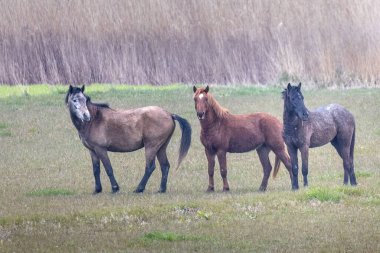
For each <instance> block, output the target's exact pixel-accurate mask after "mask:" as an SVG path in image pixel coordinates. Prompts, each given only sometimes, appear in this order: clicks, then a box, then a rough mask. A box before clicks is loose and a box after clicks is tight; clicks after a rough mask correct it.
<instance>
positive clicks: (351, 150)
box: [350, 128, 355, 166]
mask: <svg viewBox="0 0 380 253" xmlns="http://www.w3.org/2000/svg"><path fill="white" fill-rule="evenodd" d="M354 148H355V128H354V132H353V134H352V139H351V146H350V159H351V160H352V166H353V165H354Z"/></svg>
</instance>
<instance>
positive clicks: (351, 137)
mask: <svg viewBox="0 0 380 253" xmlns="http://www.w3.org/2000/svg"><path fill="white" fill-rule="evenodd" d="M282 97H283V99H284V116H283V117H284V139H285V142H286V145H287V147H288V151H289V155H290V158H291V161H292V171H293V180H292V189H293V190H297V189H298V188H299V186H298V158H297V150H298V149H299V150H300V152H301V158H302V175H303V184H304V186H307V185H308V181H307V174H308V170H309V169H308V160H309V148H314V147H320V146H323V145H325V144H327V143H329V142H331V144H332V145H333V146H334V148H335V149H336V151H337V152H338V154H339V156H340V157H341V158H342V160H343V168H344V181H343V182H344V184H347V183H348V176H349V177H350V183H351V185H356V177H355V172H354V147H355V119H354V116H353V115H352V114H351V113H350V112H349V111H348V110H347V109H345V108H344V107H342V106H340V105H338V104H331V105H328V106H325V107H320V108H318V109H316V110H314V111H309V110H308V109H307V108H306V107H305V104H304V101H303V95H302V93H301V83H299V85H298V86H292V85H291V84H290V83H289V84H288V87H287V88H286V89H285V90H284V91H283V92H282Z"/></svg>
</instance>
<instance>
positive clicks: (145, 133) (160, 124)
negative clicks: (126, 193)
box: [66, 85, 191, 193]
mask: <svg viewBox="0 0 380 253" xmlns="http://www.w3.org/2000/svg"><path fill="white" fill-rule="evenodd" d="M83 92H84V86H82V88H77V87H72V86H71V85H70V88H69V91H68V92H67V95H66V104H67V106H68V107H69V110H70V116H71V120H72V122H73V124H74V126H75V127H76V129H77V130H78V133H79V137H80V139H81V140H82V143H83V145H84V146H85V147H86V148H88V149H89V151H90V155H91V159H92V167H93V172H94V177H95V191H94V193H99V192H101V191H102V185H101V183H100V161H102V163H103V166H104V168H105V170H106V173H107V175H108V177H109V179H110V182H111V186H112V192H117V191H119V185H118V184H117V182H116V179H115V177H114V175H113V169H112V166H111V162H110V159H109V158H108V155H107V151H111V152H132V151H135V150H138V149H141V148H143V147H145V160H146V165H145V174H144V176H143V178H142V179H141V182H140V184H139V185H138V186H137V188H136V190H135V192H143V191H144V189H145V185H146V183H147V182H148V179H149V177H150V176H151V174H152V172H153V171H154V169H155V168H156V165H155V160H156V157H157V159H158V162H159V163H160V167H161V173H162V177H161V185H160V189H159V192H165V191H166V185H167V179H168V174H169V167H170V164H169V161H168V158H167V156H166V147H167V146H168V144H169V141H170V138H171V137H172V134H173V132H174V129H175V122H174V120H176V121H178V123H179V125H180V127H181V130H182V137H181V144H180V152H179V157H178V164H177V168H178V166H179V165H180V163H181V161H182V159H183V158H184V157H185V156H186V154H187V152H188V150H189V148H190V142H191V127H190V124H189V123H188V122H187V120H185V119H183V118H181V117H180V116H178V115H176V114H172V113H169V112H167V111H165V110H164V109H162V108H160V107H157V106H149V107H143V108H137V109H131V110H114V109H111V108H110V107H109V106H108V105H107V104H96V103H92V102H91V99H90V97H89V96H87V95H85V94H84V93H83Z"/></svg>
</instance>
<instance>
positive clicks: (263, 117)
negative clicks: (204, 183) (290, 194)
mask: <svg viewBox="0 0 380 253" xmlns="http://www.w3.org/2000/svg"><path fill="white" fill-rule="evenodd" d="M193 91H194V102H195V110H196V112H197V116H198V119H199V121H200V124H201V127H202V131H201V142H202V144H203V146H204V147H205V152H206V156H207V160H208V174H209V186H208V189H207V191H214V167H215V156H217V157H218V160H219V166H220V174H221V176H222V179H223V191H228V190H229V185H228V181H227V160H226V153H227V152H229V153H243V152H248V151H251V150H255V149H256V151H257V154H258V155H259V158H260V162H261V165H262V167H263V170H264V176H263V180H262V182H261V186H260V188H259V190H260V191H265V190H266V188H267V185H268V178H269V176H270V172H271V170H272V165H271V163H270V161H269V156H268V155H269V152H270V151H273V152H274V153H275V154H276V159H275V167H274V172H273V177H275V176H276V174H277V172H278V169H279V167H280V160H281V161H282V162H283V163H284V164H285V166H286V168H287V169H288V171H289V175H290V178H292V175H291V163H290V159H289V156H288V154H287V152H286V149H285V143H284V140H283V138H282V124H281V122H280V121H279V120H278V119H277V118H275V117H274V116H271V115H269V114H267V113H254V114H248V115H234V114H231V113H229V112H228V110H227V109H225V108H223V107H222V106H220V105H219V103H218V102H217V101H216V100H215V98H214V97H213V96H212V94H210V93H209V87H208V86H207V87H206V88H199V89H197V88H196V87H195V86H194V87H193Z"/></svg>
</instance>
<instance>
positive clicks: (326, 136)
mask: <svg viewBox="0 0 380 253" xmlns="http://www.w3.org/2000/svg"><path fill="white" fill-rule="evenodd" d="M310 121H311V125H312V128H311V137H310V147H319V146H322V145H325V144H327V143H328V142H331V141H332V140H333V139H334V138H335V137H336V136H340V135H347V134H348V135H351V134H352V133H353V130H354V128H355V120H354V117H353V115H352V114H351V113H350V112H349V111H348V110H347V109H346V108H344V107H343V106H341V105H338V104H330V105H327V106H323V107H320V108H318V109H316V110H315V111H312V112H311V113H310Z"/></svg>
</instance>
